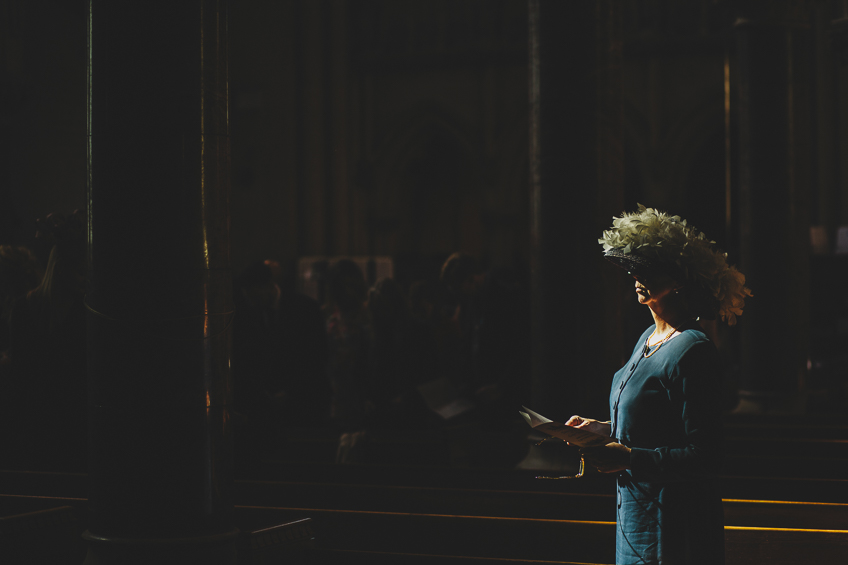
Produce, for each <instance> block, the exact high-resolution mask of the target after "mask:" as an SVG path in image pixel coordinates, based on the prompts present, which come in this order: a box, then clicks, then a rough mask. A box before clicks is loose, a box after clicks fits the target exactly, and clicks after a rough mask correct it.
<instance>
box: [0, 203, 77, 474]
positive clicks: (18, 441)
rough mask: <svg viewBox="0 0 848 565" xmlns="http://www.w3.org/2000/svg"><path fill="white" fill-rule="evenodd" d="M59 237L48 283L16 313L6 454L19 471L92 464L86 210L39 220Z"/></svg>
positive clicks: (43, 231) (43, 233)
mask: <svg viewBox="0 0 848 565" xmlns="http://www.w3.org/2000/svg"><path fill="white" fill-rule="evenodd" d="M37 237H46V238H52V239H53V241H54V242H55V243H54V245H53V248H52V249H51V251H50V257H49V259H48V261H47V266H46V269H45V272H44V276H43V278H42V279H41V283H40V284H39V285H38V287H36V288H35V289H33V290H31V291H29V292H28V293H26V295H25V296H22V297H20V298H18V299H17V300H15V301H14V303H13V304H12V309H11V313H10V317H9V338H10V341H9V353H8V355H9V368H10V371H9V373H10V374H9V377H8V378H7V379H6V380H7V384H8V387H7V391H8V396H7V397H6V398H4V402H6V406H4V407H3V416H4V417H5V418H7V422H6V424H7V425H4V426H3V427H4V430H5V431H11V435H10V436H7V437H6V438H4V439H6V440H7V441H6V444H7V445H8V446H9V449H7V450H6V451H5V455H6V456H7V457H8V458H9V460H10V461H13V462H14V463H13V465H16V466H18V468H27V469H31V470H63V471H64V470H83V469H84V468H85V463H86V452H87V448H86V445H87V444H86V438H87V418H86V415H87V388H86V386H87V385H86V322H85V318H86V313H85V305H84V301H83V299H84V296H85V221H84V219H83V215H82V213H81V212H80V211H75V212H74V213H73V214H72V215H71V216H69V217H67V218H65V217H64V216H62V215H60V214H51V215H49V216H47V218H46V219H45V220H39V233H38V234H37Z"/></svg>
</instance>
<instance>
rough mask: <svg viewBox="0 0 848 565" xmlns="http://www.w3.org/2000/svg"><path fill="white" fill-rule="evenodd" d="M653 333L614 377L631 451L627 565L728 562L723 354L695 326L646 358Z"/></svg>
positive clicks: (622, 531) (620, 487)
mask: <svg viewBox="0 0 848 565" xmlns="http://www.w3.org/2000/svg"><path fill="white" fill-rule="evenodd" d="M653 331H654V326H651V327H650V328H648V329H647V330H645V333H644V334H643V335H642V337H641V338H640V339H639V342H638V343H637V344H636V348H635V349H634V350H633V355H632V356H631V357H630V360H629V361H628V362H627V364H626V365H625V366H624V367H622V368H621V369H620V370H619V371H618V372H617V373H616V374H615V377H614V378H613V383H612V392H611V393H610V420H611V422H612V434H611V435H612V437H614V438H617V440H618V441H619V442H620V443H622V444H624V445H626V446H627V447H629V448H630V449H631V456H630V467H631V468H630V469H628V470H626V471H622V472H621V473H619V475H618V480H617V496H616V506H617V519H616V564H617V565H630V564H633V565H636V564H639V565H647V564H665V565H680V564H683V565H692V564H699V565H700V564H704V565H720V564H722V563H724V515H723V510H722V503H721V497H720V495H719V492H718V488H717V484H716V483H717V480H716V479H717V475H718V472H719V468H720V466H721V461H722V443H723V442H722V430H721V405H722V403H721V398H722V395H721V390H722V386H721V379H722V371H721V365H720V362H719V357H718V352H717V351H716V348H715V346H714V345H713V343H712V342H711V341H710V340H709V339H708V338H707V336H706V335H705V334H704V333H703V331H701V329H700V327H699V326H698V325H697V324H695V323H694V322H693V323H692V324H691V325H688V326H684V327H683V328H681V330H680V331H681V332H682V333H681V334H680V335H678V336H676V337H674V338H673V339H671V340H669V341H667V342H666V343H664V344H663V345H662V347H660V348H659V349H658V350H657V351H656V352H655V353H653V354H652V355H651V356H650V357H647V358H646V357H645V356H644V353H645V341H646V340H647V339H648V336H650V335H651V333H652V332H653Z"/></svg>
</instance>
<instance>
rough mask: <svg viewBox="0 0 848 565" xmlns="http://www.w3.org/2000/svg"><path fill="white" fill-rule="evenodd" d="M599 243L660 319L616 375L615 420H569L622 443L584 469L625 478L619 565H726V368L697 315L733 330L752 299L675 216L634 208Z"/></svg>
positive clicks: (597, 453)
mask: <svg viewBox="0 0 848 565" xmlns="http://www.w3.org/2000/svg"><path fill="white" fill-rule="evenodd" d="M598 241H599V243H602V244H603V246H604V251H605V257H606V258H607V259H609V260H610V261H612V262H613V263H615V264H617V265H619V266H620V267H623V268H625V269H626V270H627V271H628V274H630V275H632V276H633V278H634V279H635V290H636V296H637V299H638V300H639V303H640V304H644V305H645V306H647V307H648V308H649V309H650V310H651V314H652V316H653V318H654V325H653V326H651V327H649V328H648V329H647V330H645V333H644V334H643V335H642V337H641V338H640V339H639V341H638V342H637V344H636V347H635V349H634V350H633V354H632V355H631V357H630V360H629V361H628V362H627V364H626V365H625V366H624V367H622V368H621V370H619V371H618V372H617V373H616V374H615V377H614V378H613V384H612V392H611V393H610V421H609V422H599V421H597V420H592V419H588V418H582V417H580V416H573V417H572V418H571V419H569V421H568V422H567V424H568V425H571V426H575V427H580V428H585V429H588V430H589V431H594V432H597V433H601V434H604V435H607V436H609V437H614V438H616V441H615V442H613V443H610V444H608V445H606V446H604V447H598V448H592V449H584V450H583V457H584V460H585V462H586V464H588V465H591V466H594V467H596V468H597V469H598V470H599V471H601V472H603V473H618V480H617V491H618V492H617V497H616V507H617V519H616V523H617V524H616V563H617V564H618V565H623V564H637V563H638V564H661V563H664V564H668V565H671V564H693V563H699V564H709V565H715V564H721V563H724V527H723V511H722V504H721V497H720V496H719V494H718V492H717V488H716V481H715V478H716V475H717V473H718V470H719V466H720V463H721V452H722V439H721V368H720V363H719V358H718V352H717V351H716V349H715V347H714V346H713V344H712V342H710V340H709V338H707V336H706V335H705V334H704V332H703V331H702V329H701V328H700V326H699V325H698V323H697V320H698V318H709V319H713V318H715V316H716V315H719V316H721V318H722V319H723V320H726V321H727V322H728V324H730V325H733V324H735V322H736V316H737V315H739V314H741V313H742V308H743V306H744V300H745V297H747V296H751V292H750V290H749V289H747V288H745V285H744V283H745V277H744V276H743V275H742V274H741V273H740V272H739V271H737V270H736V269H735V268H733V267H729V266H728V265H727V262H726V254H724V253H721V252H718V251H716V250H714V249H713V247H712V244H713V243H714V242H712V241H709V240H708V239H707V238H706V237H705V236H704V235H703V234H702V233H700V232H698V231H697V230H696V229H694V228H693V227H691V226H688V225H687V223H686V221H685V220H681V219H680V218H679V217H678V216H668V215H667V214H664V213H661V212H657V211H656V210H654V209H652V208H645V207H644V206H642V205H639V209H638V211H637V212H635V213H630V214H628V213H625V214H623V215H622V216H621V217H620V218H615V219H614V221H613V227H612V229H610V230H608V231H605V232H604V237H603V238H602V239H600V240H598Z"/></svg>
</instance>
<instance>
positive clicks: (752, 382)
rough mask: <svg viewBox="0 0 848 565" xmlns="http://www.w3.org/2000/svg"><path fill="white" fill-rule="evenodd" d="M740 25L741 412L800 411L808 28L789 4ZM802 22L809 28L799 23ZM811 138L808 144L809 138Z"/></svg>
mask: <svg viewBox="0 0 848 565" xmlns="http://www.w3.org/2000/svg"><path fill="white" fill-rule="evenodd" d="M754 6H756V7H757V8H758V9H751V10H750V11H749V13H748V14H746V16H745V17H744V18H740V19H739V20H737V22H736V25H735V33H736V48H737V60H738V65H739V73H738V75H739V86H738V91H739V107H738V112H739V175H740V178H739V209H740V213H739V221H740V252H741V256H740V270H741V271H742V272H743V273H745V275H746V276H747V279H748V280H747V284H748V286H750V288H751V289H752V290H753V293H754V296H753V298H751V299H750V300H748V301H747V302H746V308H745V315H744V316H742V318H740V333H741V346H742V350H741V353H742V359H741V375H740V391H739V394H740V404H739V406H738V407H737V411H739V412H745V411H755V412H758V411H798V410H800V409H801V407H802V406H801V404H802V403H801V392H802V390H803V387H804V377H805V374H806V361H807V356H808V351H809V344H808V326H809V312H808V311H809V238H810V236H809V212H808V206H807V199H808V188H809V187H807V186H806V185H805V182H806V180H807V178H808V177H809V174H808V173H807V168H808V167H809V155H807V147H808V145H809V143H807V142H805V135H806V131H805V130H804V129H802V127H803V126H804V125H805V124H807V123H808V122H809V118H810V116H809V114H808V113H807V112H808V107H805V105H804V102H805V91H804V89H803V86H804V85H805V83H806V82H807V81H802V80H799V77H800V75H799V73H801V72H803V71H804V69H806V68H807V67H808V66H809V65H808V55H807V54H806V53H805V49H807V48H808V45H807V40H808V34H809V30H808V29H807V28H805V27H804V26H803V22H799V21H798V19H797V14H789V13H788V12H789V10H788V9H786V12H787V13H782V12H781V10H779V9H777V7H779V6H780V3H773V4H768V3H766V4H761V5H756V4H755V5H754ZM799 24H802V25H799ZM807 141H809V140H807Z"/></svg>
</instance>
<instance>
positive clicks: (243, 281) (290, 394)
mask: <svg viewBox="0 0 848 565" xmlns="http://www.w3.org/2000/svg"><path fill="white" fill-rule="evenodd" d="M271 263H273V262H271V261H268V262H263V261H257V262H255V263H253V264H251V265H250V266H248V267H247V268H246V269H245V270H244V271H243V272H242V273H241V274H240V275H239V277H238V278H237V279H236V285H235V286H236V289H235V291H236V296H235V303H236V317H235V322H234V326H233V380H234V387H235V396H236V408H237V410H238V411H239V412H241V413H242V414H244V415H246V416H248V417H251V418H253V419H255V420H258V421H261V422H262V423H263V424H266V425H270V426H272V427H273V428H275V429H276V430H277V431H280V429H281V428H282V427H284V426H296V427H310V426H315V425H323V424H324V423H325V422H326V418H327V411H328V403H329V388H328V386H327V384H326V378H325V363H326V333H325V331H324V320H323V317H322V316H321V311H320V308H319V306H318V303H317V302H316V301H315V300H313V299H311V298H309V297H308V296H304V295H301V294H297V293H295V292H293V291H286V292H284V291H283V290H282V289H281V288H280V286H279V285H278V284H277V283H276V282H275V281H274V274H273V270H272V267H271Z"/></svg>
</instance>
